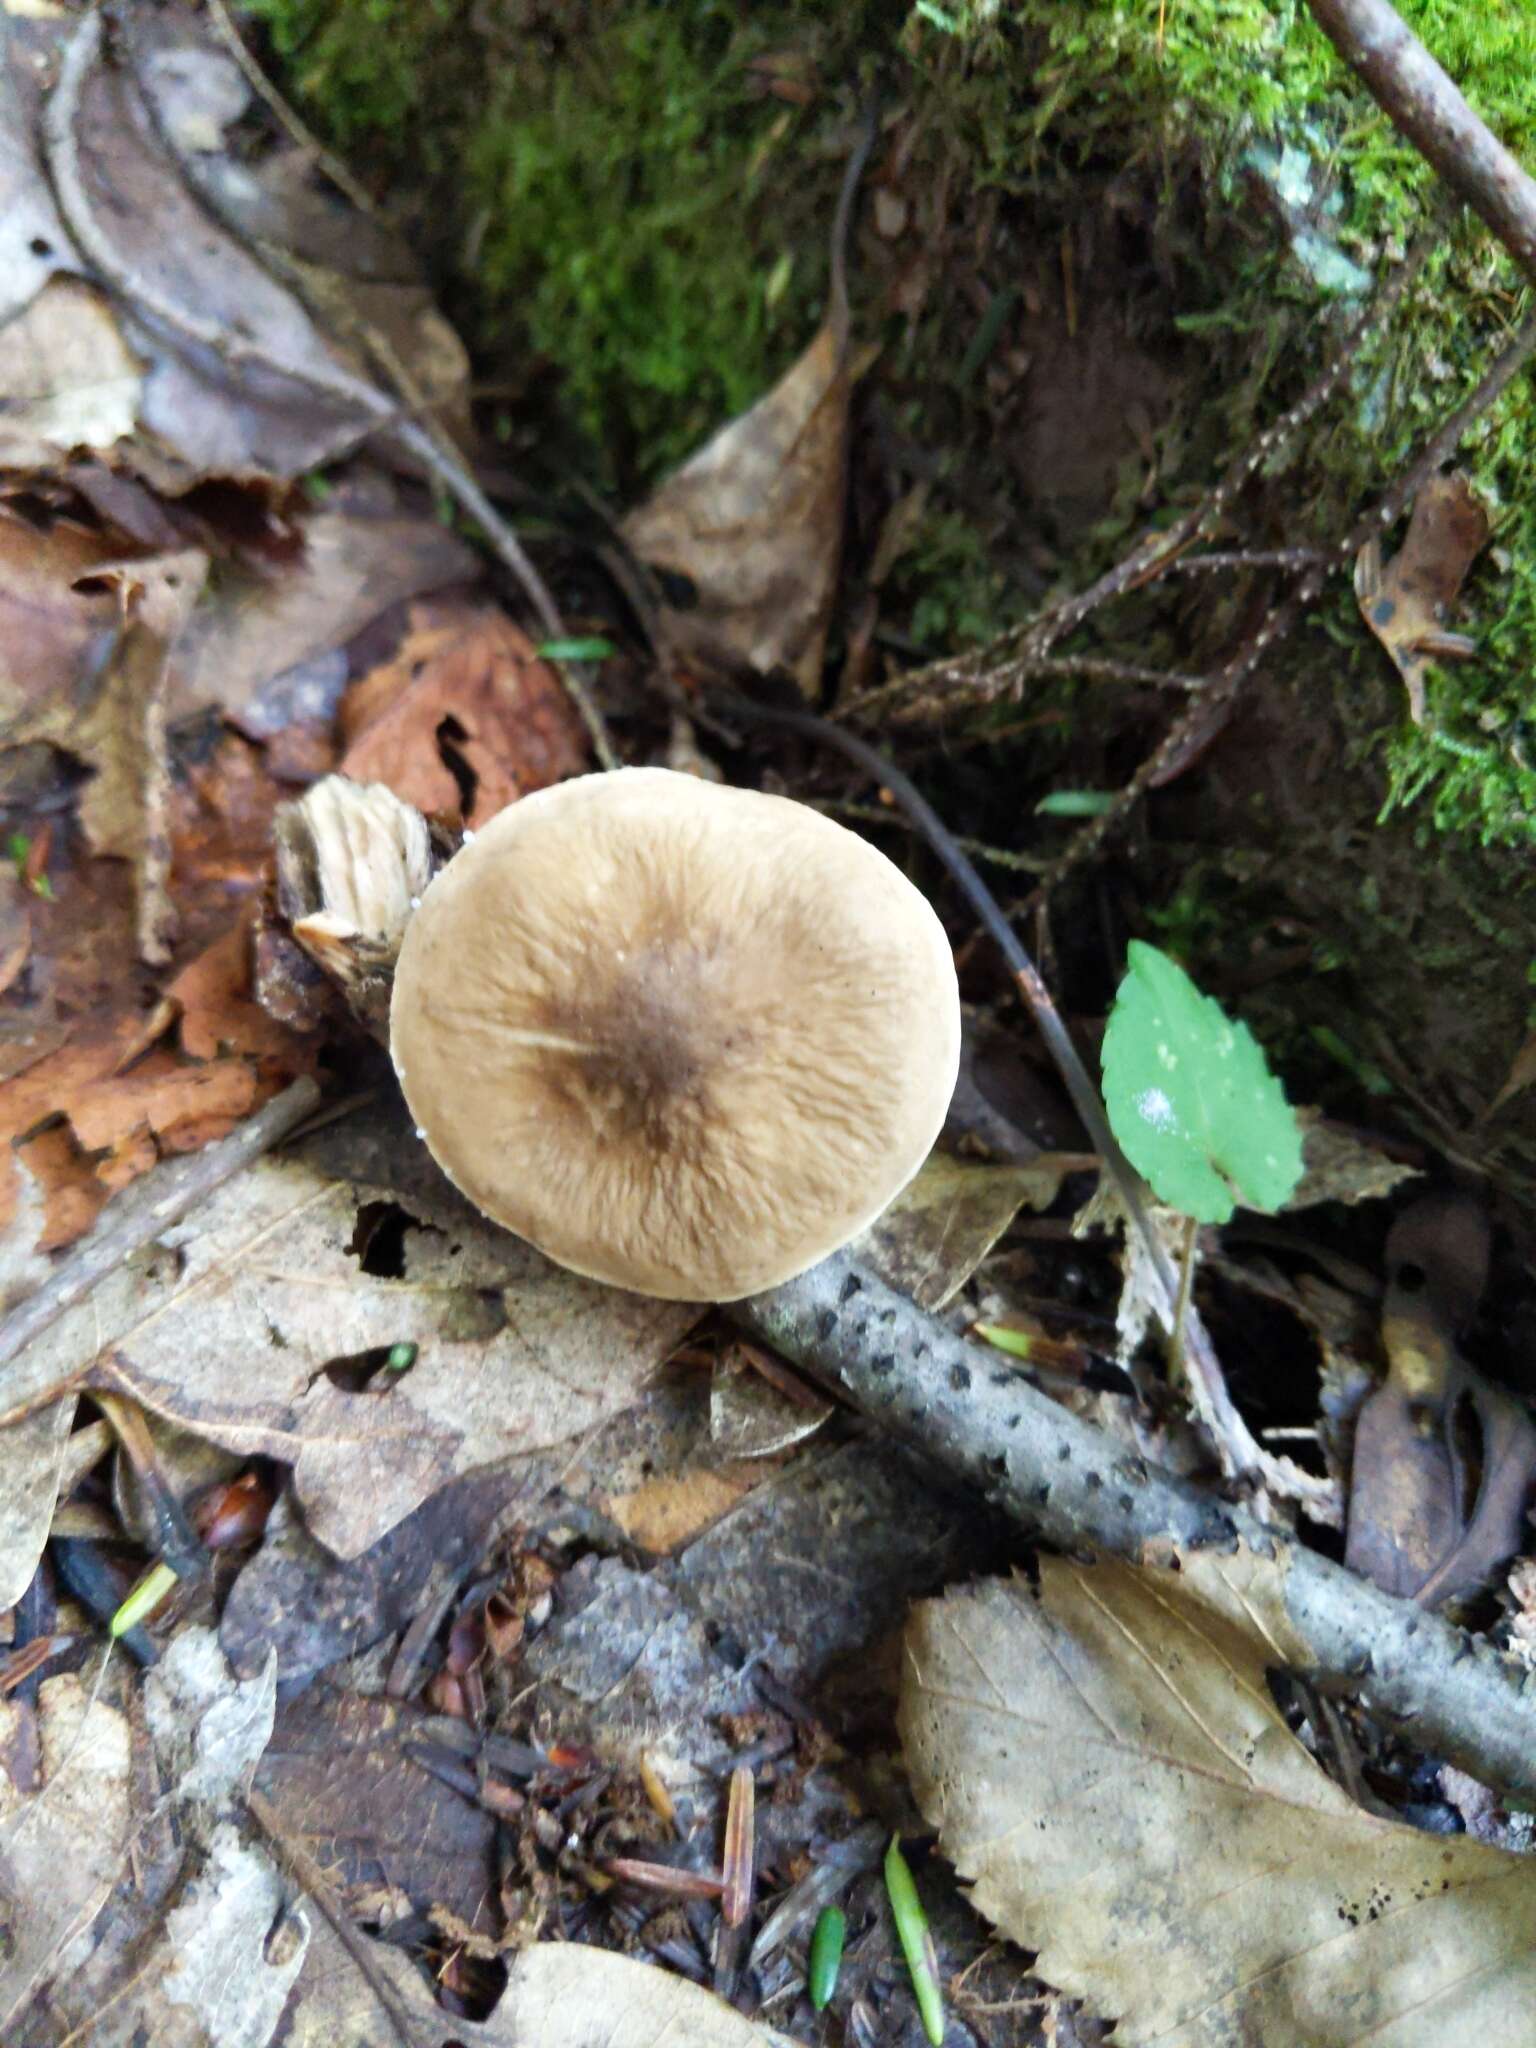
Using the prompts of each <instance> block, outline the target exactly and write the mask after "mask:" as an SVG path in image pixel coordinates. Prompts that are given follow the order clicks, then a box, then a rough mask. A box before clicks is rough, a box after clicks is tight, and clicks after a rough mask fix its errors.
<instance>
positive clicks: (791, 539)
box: [624, 302, 854, 696]
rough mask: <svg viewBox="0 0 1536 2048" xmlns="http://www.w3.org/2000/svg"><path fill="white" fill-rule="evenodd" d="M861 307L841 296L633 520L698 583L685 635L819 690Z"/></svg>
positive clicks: (630, 529)
mask: <svg viewBox="0 0 1536 2048" xmlns="http://www.w3.org/2000/svg"><path fill="white" fill-rule="evenodd" d="M853 381H854V377H853V371H852V369H851V367H850V364H849V360H848V313H847V307H846V305H844V304H842V303H841V302H838V303H836V304H835V305H834V309H833V311H832V313H831V314H830V315H829V316H828V318H827V320H826V321H825V323H824V324H823V325H822V327H821V328H820V329H819V330H818V331H817V334H816V336H815V338H814V339H813V341H812V342H811V344H810V346H809V348H807V349H806V351H805V353H804V355H802V356H801V357H800V359H799V360H798V362H796V363H794V364H793V365H792V366H791V367H790V368H789V369H788V370H787V371H786V372H785V373H784V375H783V377H781V378H780V380H779V382H778V383H777V384H776V385H775V386H774V387H773V389H772V390H771V391H770V392H768V393H767V394H766V396H764V397H762V398H760V399H759V400H758V402H757V404H756V405H754V406H753V407H752V409H751V411H750V412H745V413H743V414H742V415H741V417H740V419H736V420H732V421H731V423H730V424H729V426H725V427H722V428H721V429H720V431H719V433H718V434H716V435H715V437H714V439H713V440H711V441H708V442H706V443H705V445H704V446H703V447H702V448H701V449H700V450H699V451H698V453H697V454H696V455H693V456H691V457H690V458H689V460H688V461H687V462H685V463H684V464H683V466H682V468H681V469H680V470H678V471H677V472H676V473H675V475H673V476H670V477H668V479H667V480H666V482H665V483H664V484H662V485H661V487H660V488H659V489H658V490H657V491H656V492H655V493H654V495H653V496H652V497H650V498H649V499H647V501H646V502H645V504H643V505H642V506H640V507H639V508H638V510H636V511H634V512H631V513H630V515H629V517H628V518H627V519H626V520H625V522H624V537H625V539H626V540H627V541H628V542H629V545H630V546H631V547H632V548H633V549H634V551H635V553H636V554H637V555H639V556H640V557H641V559H642V560H644V561H645V562H647V563H649V564H650V566H651V567H652V568H655V569H662V570H666V571H668V572H670V573H671V574H672V575H674V576H681V577H684V578H686V579H687V582H688V583H689V584H690V585H691V587H692V590H693V593H694V602H692V603H691V604H689V605H687V606H686V607H681V608H680V607H673V606H668V607H667V608H666V609H665V613H664V624H665V627H666V631H667V634H668V637H669V639H670V640H671V642H672V644H673V645H674V646H676V647H677V648H678V649H680V650H681V651H682V652H684V653H687V654H693V655H697V656H700V657H702V658H704V659H709V658H714V659H715V660H720V659H722V658H723V659H725V660H726V661H728V662H731V663H736V664H740V663H745V664H746V665H747V666H748V667H750V668H756V669H759V670H761V671H763V672H765V673H766V672H767V671H768V670H770V669H774V668H785V669H788V670H789V671H790V673H791V674H792V675H793V676H794V678H795V680H796V682H798V683H799V685H800V687H801V689H802V690H803V691H804V692H805V694H806V695H807V696H814V695H815V694H816V692H817V690H818V689H819V688H820V683H821V664H822V655H823V652H824V649H825V646H826V637H827V625H828V621H829V618H830V616H831V611H832V600H833V597H834V594H835V592H836V588H837V572H838V563H839V561H840V559H841V554H842V534H843V493H844V482H845V473H846V469H847V459H848V402H849V393H850V391H851V389H852V385H853Z"/></svg>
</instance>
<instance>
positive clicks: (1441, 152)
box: [1308, 0, 1536, 277]
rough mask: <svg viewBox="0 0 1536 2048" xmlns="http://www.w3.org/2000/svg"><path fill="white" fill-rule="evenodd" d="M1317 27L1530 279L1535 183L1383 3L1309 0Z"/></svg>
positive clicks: (1534, 269)
mask: <svg viewBox="0 0 1536 2048" xmlns="http://www.w3.org/2000/svg"><path fill="white" fill-rule="evenodd" d="M1308 5H1309V6H1310V7H1311V9H1312V13H1313V16H1314V17H1315V19H1316V21H1317V25H1318V27H1319V28H1320V29H1321V30H1322V32H1323V34H1324V35H1325V36H1327V38H1328V40H1329V41H1330V42H1331V43H1332V44H1333V46H1334V48H1335V49H1336V50H1337V51H1338V53H1339V55H1340V56H1341V57H1342V58H1343V59H1344V62H1345V63H1346V64H1347V65H1349V67H1350V69H1351V70H1352V71H1354V72H1356V73H1357V74H1358V75H1359V77H1360V78H1361V79H1362V80H1363V82H1364V84H1365V86H1366V89H1367V91H1368V92H1369V93H1370V95H1371V97H1372V99H1374V100H1375V102H1376V104H1377V105H1378V106H1379V107H1380V108H1381V109H1382V111H1383V112H1384V113H1385V114H1386V115H1387V117H1388V119H1389V120H1390V121H1391V123H1392V125H1393V127H1394V128H1397V129H1399V130H1400V131H1401V133H1402V134H1404V135H1406V136H1407V138H1408V140H1409V141H1410V142H1411V143H1412V144H1413V146H1414V148H1415V149H1416V150H1417V151H1418V152H1419V154H1420V156H1422V157H1423V158H1424V160H1425V162H1426V163H1428V164H1430V165H1432V166H1433V167H1434V169H1435V170H1436V171H1438V172H1439V174H1440V176H1441V177H1442V178H1443V179H1444V180H1445V182H1446V184H1447V185H1449V186H1450V188H1451V190H1452V191H1453V192H1454V193H1456V194H1457V196H1458V197H1459V198H1461V199H1464V200H1465V201H1466V203H1467V205H1468V206H1470V207H1471V208H1472V211H1473V212H1474V213H1476V214H1477V215H1479V216H1480V217H1481V219H1482V220H1484V221H1485V222H1486V223H1487V225H1488V226H1489V227H1490V228H1491V229H1492V230H1493V232H1494V234H1496V235H1497V236H1498V238H1499V240H1500V241H1501V242H1502V243H1503V244H1504V246H1505V248H1506V249H1507V250H1508V251H1509V253H1510V255H1511V256H1513V257H1514V259H1515V261H1516V262H1517V263H1518V264H1519V265H1520V268H1521V269H1522V270H1523V271H1524V272H1525V273H1526V275H1527V276H1528V277H1536V178H1532V177H1531V176H1530V174H1529V172H1527V171H1526V170H1525V169H1524V168H1523V166H1522V165H1521V163H1520V162H1519V160H1518V158H1516V157H1514V156H1512V155H1511V154H1510V152H1509V151H1508V150H1507V149H1506V148H1505V147H1504V145H1503V143H1502V142H1500V141H1499V140H1498V138H1497V137H1496V136H1495V135H1494V134H1492V132H1491V131H1490V130H1489V128H1488V127H1487V125H1486V123H1485V122H1483V121H1482V120H1480V119H1479V117H1478V116H1477V115H1476V114H1475V113H1474V112H1473V111H1472V109H1471V107H1470V106H1468V104H1467V102H1466V100H1465V99H1464V98H1463V96H1462V94H1461V91H1460V89H1459V88H1458V86H1457V85H1456V83H1455V81H1454V80H1453V79H1452V78H1450V77H1449V76H1448V75H1447V74H1446V72H1444V71H1443V70H1442V69H1441V67H1440V66H1439V64H1437V63H1436V61H1435V59H1434V58H1433V57H1432V56H1431V55H1430V53H1429V51H1428V50H1427V49H1425V47H1424V45H1423V44H1422V43H1421V42H1420V41H1419V39H1418V37H1417V36H1416V35H1414V34H1413V32H1412V31H1411V30H1410V29H1409V28H1408V27H1407V26H1406V25H1405V24H1404V22H1403V20H1402V18H1401V17H1400V16H1399V14H1398V12H1397V10H1396V9H1395V8H1394V7H1390V6H1388V4H1387V0H1308Z"/></svg>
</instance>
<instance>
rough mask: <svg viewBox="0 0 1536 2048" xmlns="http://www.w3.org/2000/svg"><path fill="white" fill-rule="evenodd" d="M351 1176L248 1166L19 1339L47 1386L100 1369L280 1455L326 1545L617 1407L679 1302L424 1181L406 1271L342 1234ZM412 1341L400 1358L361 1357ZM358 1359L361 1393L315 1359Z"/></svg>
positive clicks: (365, 1538) (282, 1162) (370, 1536)
mask: <svg viewBox="0 0 1536 2048" xmlns="http://www.w3.org/2000/svg"><path fill="white" fill-rule="evenodd" d="M392 1192H393V1190H392V1189H391V1188H390V1187H388V1186H380V1185H377V1184H372V1185H369V1186H367V1187H364V1188H358V1187H355V1186H354V1185H353V1184H352V1183H351V1182H350V1181H347V1180H345V1179H343V1180H337V1179H335V1178H334V1177H333V1176H332V1175H331V1174H330V1173H328V1172H325V1171H323V1170H319V1169H317V1168H316V1167H315V1166H314V1165H311V1164H308V1163H306V1162H305V1161H304V1160H302V1159H300V1158H295V1157H289V1158H283V1159H265V1160H262V1161H261V1162H260V1163H259V1164H258V1165H257V1166H256V1167H254V1168H253V1169H252V1170H251V1171H250V1172H248V1173H246V1174H243V1175H241V1176H240V1177H239V1178H238V1179H237V1180H234V1181H232V1182H230V1183H229V1184H228V1185H227V1186H225V1187H223V1188H220V1189H219V1190H218V1191H217V1192H216V1193H215V1194H214V1195H213V1196H212V1197H210V1199H209V1200H208V1201H207V1202H206V1203H204V1204H203V1206H202V1207H201V1208H200V1209H199V1210H198V1211H197V1212H196V1214H194V1215H193V1216H191V1217H189V1218H188V1219H187V1221H186V1222H185V1223H184V1224H179V1225H177V1226H176V1228H175V1229H174V1230H172V1231H170V1232H168V1233H167V1234H166V1236H165V1238H164V1239H163V1240H162V1246H163V1248H164V1249H163V1251H162V1255H161V1257H160V1258H159V1260H158V1261H154V1262H150V1263H147V1264H146V1263H145V1262H142V1261H141V1262H137V1263H136V1264H134V1265H133V1266H131V1267H128V1268H125V1269H123V1270H122V1271H120V1272H119V1273H116V1274H114V1275H112V1276H111V1277H110V1278H109V1279H108V1280H107V1281H106V1282H105V1283H104V1284H103V1285H102V1286H101V1287H100V1288H98V1289H97V1290H96V1293H95V1294H94V1296H93V1297H92V1298H91V1300H90V1301H89V1302H88V1303H86V1304H85V1305H84V1309H83V1310H82V1311H78V1312H75V1313H72V1314H69V1315H66V1316H64V1317H62V1318H61V1319H60V1320H59V1322H57V1323H55V1324H54V1326H53V1327H52V1328H51V1329H50V1330H48V1331H47V1332H45V1334H44V1335H43V1337H42V1338H41V1339H40V1340H39V1341H38V1343H37V1344H36V1345H34V1346H33V1347H32V1351H31V1353H30V1354H29V1358H28V1366H29V1369H31V1370H34V1371H36V1372H38V1373H40V1374H43V1375H53V1376H55V1377H57V1378H58V1379H60V1380H63V1379H65V1378H67V1377H68V1376H69V1375H70V1374H72V1373H74V1372H76V1371H78V1369H79V1368H80V1367H81V1366H82V1365H84V1364H86V1363H87V1362H88V1361H89V1360H90V1359H92V1358H95V1357H97V1356H98V1354H99V1353H101V1352H102V1351H103V1349H104V1348H105V1349H106V1350H108V1351H112V1352H113V1353H114V1355H113V1357H112V1359H111V1360H110V1362H104V1363H103V1365H102V1366H101V1367H100V1370H101V1372H102V1373H103V1375H104V1378H105V1379H106V1380H107V1381H109V1382H110V1383H111V1384H113V1385H115V1386H117V1387H118V1388H120V1389H121V1390H122V1391H124V1392H126V1393H128V1394H130V1395H132V1396H133V1398H134V1399H135V1400H137V1401H139V1402H141V1403H142V1405H143V1406H144V1407H146V1408H147V1409H149V1410H150V1411H151V1413H153V1414H158V1415H162V1416H164V1417H165V1418H166V1419H167V1420H168V1421H171V1422H174V1423H177V1424H178V1425H179V1426H180V1427H181V1428H183V1429H188V1430H191V1431H193V1432H195V1433H196V1434H198V1435H200V1436H205V1437H208V1438H210V1439H211V1440H212V1441H213V1442H214V1443H218V1444H223V1445H224V1446H225V1447H226V1448H227V1449H230V1450H236V1451H239V1452H242V1453H245V1454H251V1453H259V1454H261V1455H264V1456H268V1457H273V1458H277V1459H280V1460H282V1461H283V1462H285V1463H288V1464H292V1465H293V1466H294V1468H295V1473H294V1476H295V1484H296V1487H297V1490H298V1494H299V1498H300V1501H301V1503H302V1505H303V1508H304V1513H305V1519H306V1522H307V1524H308V1526H309V1528H310V1530H311V1531H312V1532H313V1534H314V1535H315V1536H316V1538H317V1539H318V1540H319V1541H320V1542H322V1543H323V1544H325V1545H326V1546H327V1548H329V1549H330V1550H332V1551H334V1552H335V1553H336V1554H337V1555H338V1556H341V1557H355V1556H356V1555H358V1554H359V1553H360V1552H362V1551H364V1550H366V1549H368V1548H369V1546H370V1545H371V1544H373V1543H375V1542H377V1541H378V1539H379V1538H380V1537H381V1536H383V1535H384V1534H385V1532H386V1531H387V1530H389V1529H390V1528H392V1527H393V1526H394V1525H395V1523H397V1522H399V1521H400V1520H401V1519H402V1518H403V1517H404V1516H406V1515H408V1514H409V1513H410V1512H411V1510H412V1509H413V1508H414V1507H416V1506H417V1504H418V1503H419V1502H421V1501H423V1500H425V1499H426V1498H427V1496H428V1495H429V1494H431V1493H434V1492H436V1491H437V1489H438V1488H440V1487H441V1486H443V1485H445V1484H446V1483H447V1482H448V1481H449V1480H450V1479H452V1478H454V1477H455V1476H457V1475H458V1474H459V1473H461V1472H467V1471H469V1470H471V1469H473V1468H474V1467H476V1466H479V1465H485V1464H489V1463H492V1462H493V1461H495V1460H498V1459H501V1458H505V1457H508V1456H510V1455H514V1454H518V1453H529V1452H535V1451H539V1450H543V1449H547V1448H548V1447H549V1446H550V1445H551V1444H555V1443H561V1442H564V1441H565V1440H566V1439H567V1438H570V1437H574V1436H578V1435H580V1434H581V1433H583V1432H584V1431H586V1430H588V1429H590V1428H592V1427H593V1426H594V1425H595V1424H596V1423H598V1422H601V1421H602V1420H603V1419H604V1418H605V1417H607V1416H609V1415H613V1414H616V1413H618V1412H619V1411H620V1410H621V1409H623V1408H625V1407H627V1406H628V1405H629V1404H630V1402H632V1401H633V1400H634V1399H635V1398H636V1397H637V1395H638V1392H639V1389H640V1387H641V1385H642V1384H643V1382H644V1380H645V1379H646V1377H647V1376H648V1374H649V1373H650V1372H651V1371H653V1370H654V1368H655V1366H656V1365H657V1363H658V1362H659V1361H660V1359H661V1358H663V1357H664V1356H665V1355H666V1353H667V1351H668V1350H670V1349H671V1347H672V1345H673V1344H675V1343H676V1341H677V1339H678V1338H679V1337H680V1336H681V1335H682V1333H683V1331H684V1330H685V1329H686V1328H687V1327H688V1325H689V1323H690V1322H692V1321H693V1319H694V1317H695V1316H696V1314H697V1310H696V1309H694V1308H692V1307H690V1306H689V1305H688V1304H686V1303H681V1304H680V1303H677V1302H658V1301H651V1300H647V1299H642V1298H641V1297H639V1296H637V1295H630V1294H625V1293H622V1292H620V1291H619V1290H618V1289H617V1288H612V1287H603V1286H600V1285H598V1284H597V1283H596V1282H595V1281H590V1280H582V1279H579V1278H578V1277H577V1276H576V1275H575V1274H573V1273H567V1272H565V1271H563V1270H562V1269H561V1268H560V1267H557V1266H554V1265H551V1264H550V1263H549V1261H548V1260H546V1259H544V1258H542V1257H541V1256H540V1255H539V1254H538V1253H537V1252H535V1251H534V1250H533V1249H532V1247H531V1246H529V1245H526V1244H524V1243H523V1242H522V1241H521V1240H520V1239H518V1238H515V1237H513V1236H512V1235H511V1234H510V1233H509V1232H507V1231H503V1230H499V1229H497V1227H496V1226H495V1225H494V1224H492V1223H488V1222H487V1221H486V1220H485V1219H484V1218H483V1217H480V1216H478V1215H477V1214H476V1213H475V1212H474V1211H473V1210H472V1209H471V1208H470V1207H469V1205H468V1204H467V1203H465V1202H462V1201H461V1200H459V1198H457V1197H455V1196H454V1195H453V1193H452V1190H451V1189H448V1188H446V1186H444V1187H443V1188H442V1189H441V1191H440V1195H439V1198H438V1199H439V1201H440V1204H441V1206H440V1207H439V1208H438V1209H436V1210H435V1211H432V1212H431V1213H430V1215H428V1214H426V1213H423V1212H422V1211H419V1210H417V1209H416V1206H415V1203H416V1198H415V1197H412V1201H413V1214H414V1213H423V1220H422V1224H421V1227H419V1228H415V1229H408V1230H407V1231H406V1233H405V1240H404V1247H403V1254H402V1256H403V1261H404V1273H403V1275H402V1277H400V1278H398V1279H388V1278H379V1277H376V1276H375V1275H373V1274H370V1273H368V1272H366V1271H364V1270H363V1267H362V1264H361V1261H360V1257H359V1255H358V1253H357V1252H355V1251H353V1250H352V1249H351V1247H352V1245H353V1244H354V1242H355V1241H356V1238H357V1232H358V1211H359V1208H360V1207H361V1206H362V1205H363V1204H364V1203H365V1202H368V1201H370V1200H373V1201H377V1200H380V1199H388V1198H389V1197H390V1195H391V1193H392ZM407 1343H409V1344H414V1345H416V1347H417V1356H416V1359H415V1362H414V1364H413V1365H412V1366H411V1368H410V1370H409V1371H407V1372H403V1373H400V1374H390V1373H385V1372H382V1371H379V1370H377V1368H378V1367H379V1365H380V1362H381V1360H382V1358H383V1356H384V1354H385V1353H387V1352H388V1351H389V1350H390V1349H391V1348H392V1347H393V1346H395V1345H398V1344H407ZM370 1359H371V1360H372V1363H373V1366H374V1368H375V1372H374V1377H373V1378H372V1379H371V1380H369V1382H368V1385H367V1387H366V1388H365V1390H364V1391H362V1392H354V1391H351V1390H350V1389H349V1387H348V1385H347V1384H346V1383H345V1380H343V1383H342V1384H334V1383H333V1381H332V1380H331V1379H330V1378H328V1377H327V1374H326V1371H325V1368H326V1366H327V1365H328V1364H331V1363H332V1362H333V1361H336V1360H362V1361H364V1362H365V1363H366V1361H368V1360H370Z"/></svg>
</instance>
